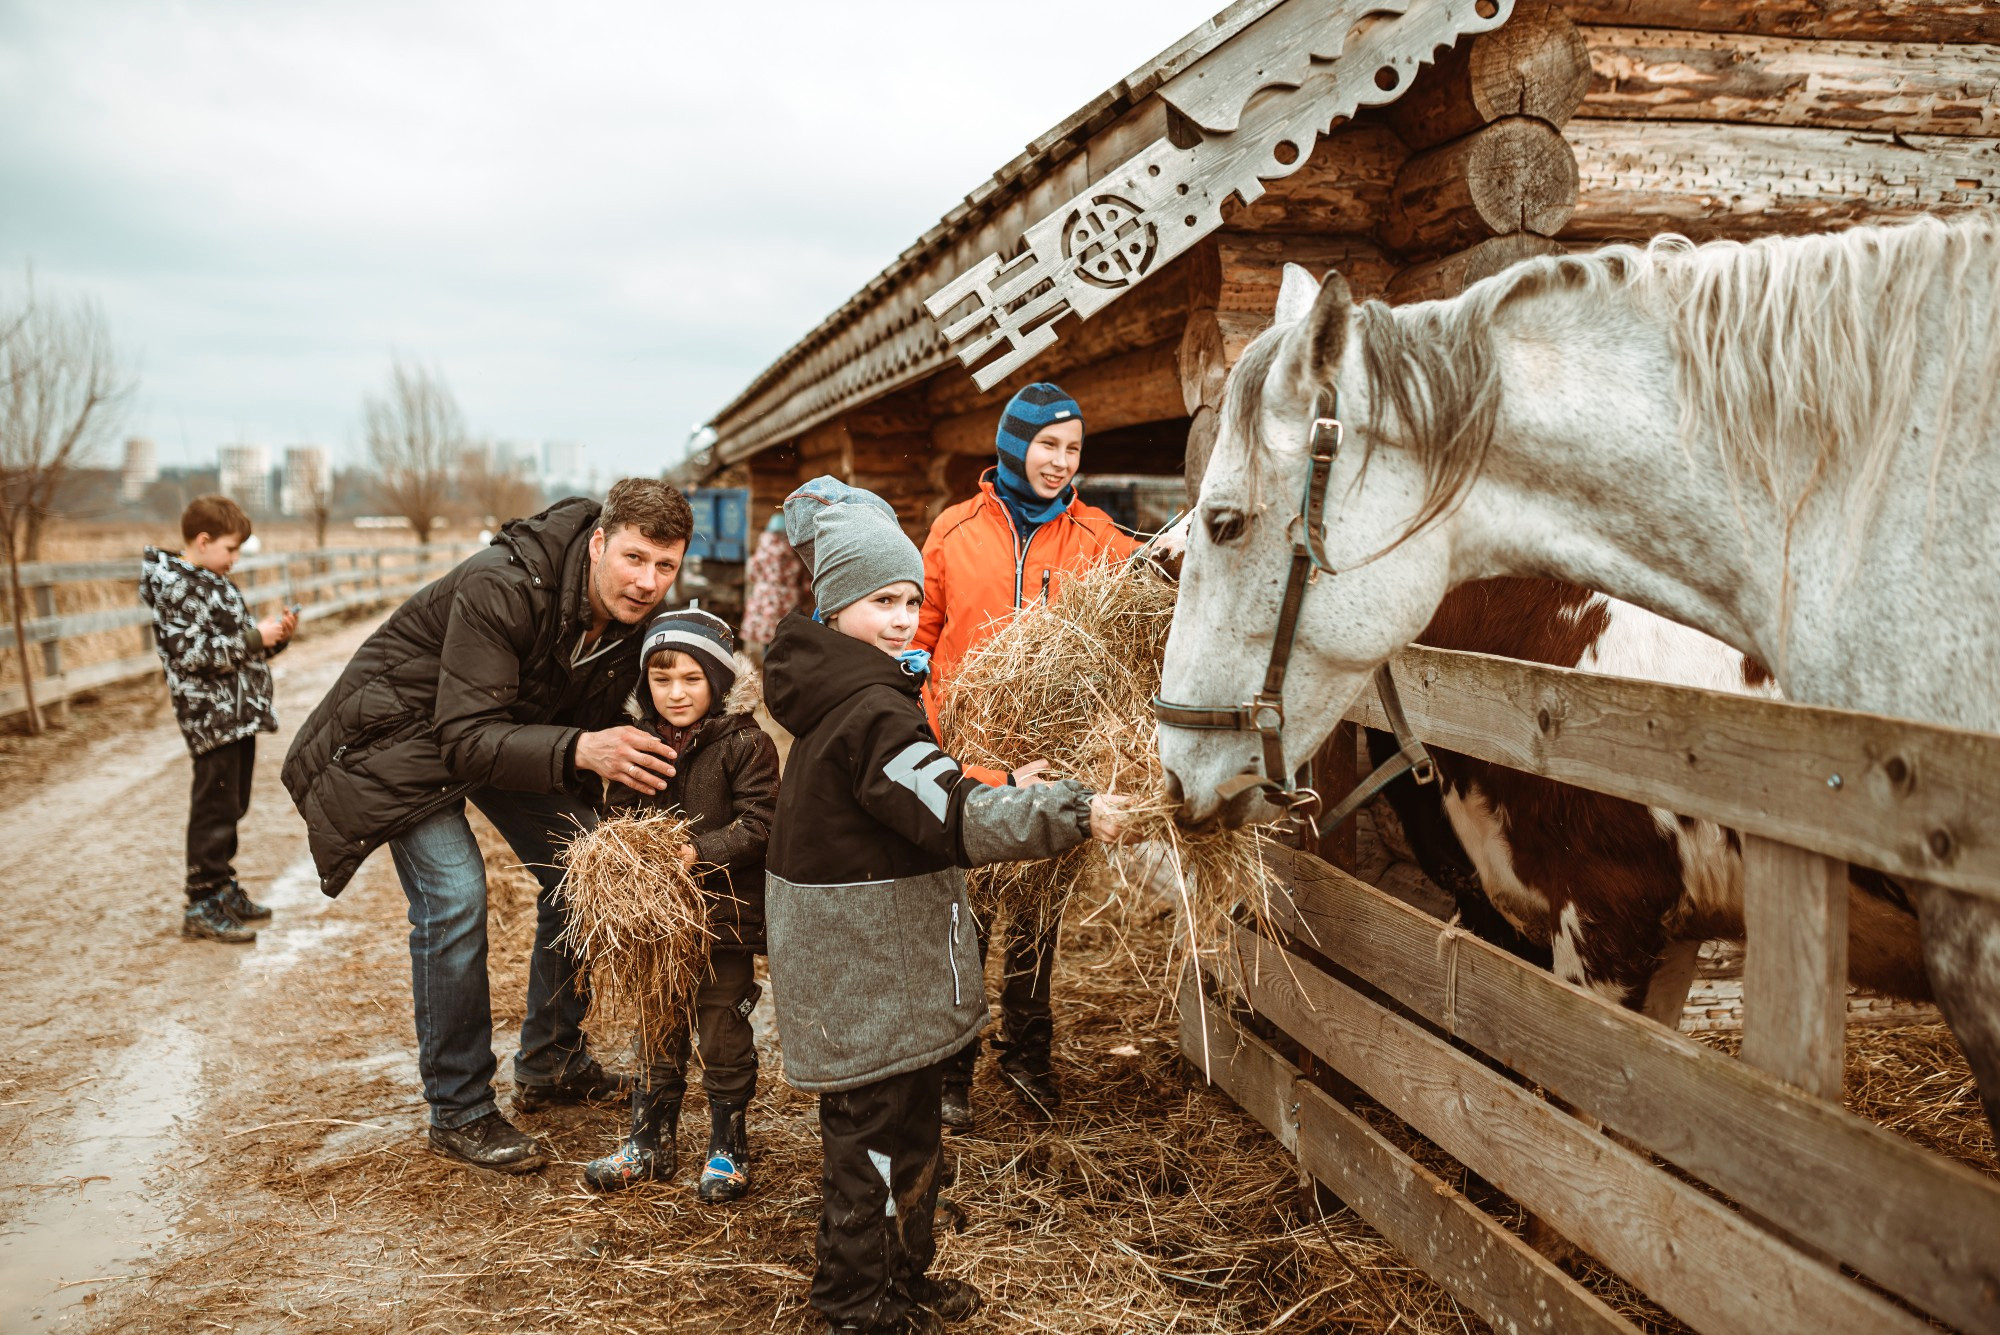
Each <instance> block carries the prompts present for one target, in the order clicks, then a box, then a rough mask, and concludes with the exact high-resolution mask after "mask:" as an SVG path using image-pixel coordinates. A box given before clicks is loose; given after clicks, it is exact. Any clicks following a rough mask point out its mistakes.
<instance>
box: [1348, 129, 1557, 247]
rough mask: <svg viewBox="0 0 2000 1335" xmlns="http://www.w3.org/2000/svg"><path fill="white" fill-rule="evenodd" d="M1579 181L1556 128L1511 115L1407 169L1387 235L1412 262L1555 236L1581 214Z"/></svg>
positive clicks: (1406, 165) (1399, 184)
mask: <svg viewBox="0 0 2000 1335" xmlns="http://www.w3.org/2000/svg"><path fill="white" fill-rule="evenodd" d="M1577 180H1578V177H1577V165H1576V154H1575V153H1574V152H1573V151H1571V149H1570V146H1569V145H1568V143H1566V142H1565V141H1564V140H1563V137H1562V133H1561V132H1560V131H1558V130H1557V129H1556V127H1555V126H1553V125H1551V124H1549V123H1548V122H1547V121H1544V120H1538V119H1536V118H1535V117H1532V116H1509V117H1507V118H1506V119H1505V120H1500V121H1495V122H1494V123H1493V124H1491V125H1488V126H1486V127H1484V128H1483V129H1479V130H1475V131H1473V132H1472V133H1471V134H1469V135H1467V136H1465V137H1464V138H1463V139H1454V140H1452V141H1451V142H1450V143H1448V144H1445V145H1443V146H1442V147H1440V148H1434V149H1432V150H1430V151H1429V152H1427V153H1419V154H1418V155H1417V156H1415V157H1413V158H1411V159H1410V160H1409V161H1408V162H1406V163H1404V164H1403V169H1402V171H1401V172H1399V173H1398V174H1397V176H1396V187H1395V191H1394V194H1395V204H1394V207H1393V208H1392V209H1391V210H1390V213H1389V216H1388V218H1387V219H1386V220H1385V221H1384V223H1383V226H1382V236H1383V239H1384V240H1386V241H1387V242H1388V243H1389V244H1390V245H1391V246H1393V247H1395V248H1396V249H1397V250H1399V251H1402V252H1403V253H1404V254H1405V255H1409V256H1417V255H1444V254H1449V253H1450V252H1452V251H1454V250H1462V249H1464V248H1465V247H1466V246H1469V245H1473V244H1475V243H1476V242H1480V241H1484V240H1485V239H1486V238H1487V237H1489V236H1502V235H1505V234H1506V233H1508V232H1534V233H1537V234H1539V235H1541V236H1554V235H1555V234H1556V233H1557V232H1558V231H1560V230H1561V229H1562V225H1563V224H1564V223H1566V222H1568V221H1569V216H1570V214H1571V213H1572V212H1573V211H1574V210H1575V209H1576V197H1577Z"/></svg>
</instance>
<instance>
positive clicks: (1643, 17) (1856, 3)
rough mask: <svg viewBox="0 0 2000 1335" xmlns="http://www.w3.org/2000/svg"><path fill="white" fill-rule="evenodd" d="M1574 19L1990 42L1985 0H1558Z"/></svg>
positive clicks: (1867, 37) (1724, 29)
mask: <svg viewBox="0 0 2000 1335" xmlns="http://www.w3.org/2000/svg"><path fill="white" fill-rule="evenodd" d="M1563 9H1564V10H1565V11H1566V12H1567V13H1568V14H1569V16H1570V17H1571V18H1572V19H1574V20H1576V21H1577V22H1578V23H1605V24H1619V25H1622V26H1625V27H1632V28H1692V29H1695V30H1697V31H1701V32H1736V33H1761V34H1764V35H1766V36H1771V37H1821V38H1842V39H1847V40H1851V41H1866V42H1990V41H1992V40H1993V27H1994V24H1993V4H1992V0H1757V3H1755V4H1745V3H1743V0H1563Z"/></svg>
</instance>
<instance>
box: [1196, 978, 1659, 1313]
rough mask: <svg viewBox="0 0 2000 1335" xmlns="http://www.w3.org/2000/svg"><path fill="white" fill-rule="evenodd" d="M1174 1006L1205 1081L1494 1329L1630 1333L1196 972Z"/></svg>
mask: <svg viewBox="0 0 2000 1335" xmlns="http://www.w3.org/2000/svg"><path fill="white" fill-rule="evenodd" d="M1180 1008H1181V1055H1182V1056H1183V1057H1185V1058H1186V1059H1187V1060H1188V1061H1189V1062H1190V1063H1192V1064H1193V1065H1195V1066H1196V1067H1203V1064H1204V1060H1206V1067H1205V1069H1206V1070H1207V1072H1208V1075H1209V1078H1210V1080H1212V1081H1213V1082H1214V1083H1215V1084H1216V1085H1217V1086H1218V1087H1220V1088H1221V1089H1222V1090H1224V1091H1225V1092H1226V1093H1228V1094H1229V1096H1230V1097H1231V1098H1233V1099H1235V1100H1236V1102H1237V1103H1239V1104H1240V1105H1242V1107H1243V1109H1244V1111H1245V1112H1248V1113H1249V1114H1250V1115H1251V1116H1252V1117H1255V1118H1256V1119H1257V1120H1258V1121H1259V1122H1261V1123H1262V1124H1263V1125H1264V1127H1265V1129H1266V1130H1268V1131H1270V1133H1271V1134H1272V1135H1273V1136H1275V1137H1276V1138H1277V1139H1278V1140H1279V1142H1280V1143H1282V1144H1283V1145H1284V1146H1285V1148H1286V1149H1288V1150H1291V1151H1292V1153H1293V1154H1294V1155H1296V1156H1297V1157H1298V1159H1299V1162H1300V1165H1301V1166H1302V1167H1304V1168H1305V1170H1306V1171H1307V1172H1309V1173H1311V1174H1312V1175H1313V1177H1315V1178H1316V1179H1318V1180H1319V1181H1320V1182H1322V1183H1324V1184H1325V1185H1326V1187H1327V1189H1328V1190H1330V1191H1332V1192H1333V1193H1334V1194H1335V1195H1337V1196H1339V1197H1340V1199H1341V1200H1342V1201H1344V1202H1345V1203H1346V1204H1347V1205H1349V1206H1350V1207H1352V1208H1353V1210H1354V1212H1355V1213H1356V1214H1358V1215H1360V1216H1361V1217H1362V1218H1363V1219H1365V1220H1367V1221H1368V1223H1369V1224H1370V1225H1371V1226H1373V1227H1374V1229H1375V1230H1376V1231H1377V1232H1378V1233H1380V1234H1381V1235H1382V1236H1383V1237H1384V1238H1386V1239H1388V1241H1389V1243H1390V1245H1391V1246H1393V1247H1395V1248H1396V1249H1397V1250H1399V1251H1401V1252H1402V1253H1403V1254H1404V1255H1405V1256H1407V1257H1409V1258H1410V1259H1411V1260H1412V1261H1414V1262H1415V1263H1416V1264H1417V1265H1419V1266H1420V1267H1422V1268H1423V1270H1424V1271H1425V1272H1426V1273H1428V1274H1429V1275H1430V1276H1431V1278H1432V1279H1434V1280H1436V1281H1437V1282H1438V1283H1439V1284H1440V1285H1442V1286H1443V1287H1444V1288H1445V1289H1446V1290H1447V1291H1448V1292H1449V1293H1451V1294H1452V1295H1453V1296H1454V1297H1456V1298H1457V1299H1458V1300H1459V1301H1460V1302H1462V1303H1464V1304H1465V1305H1466V1306H1467V1307H1468V1308H1470V1309H1472V1310H1473V1311H1474V1312H1477V1313H1478V1314H1479V1315H1480V1316H1482V1317H1484V1318H1485V1319H1486V1320H1487V1322H1488V1323H1489V1324H1491V1325H1492V1327H1493V1328H1494V1330H1495V1331H1497V1332H1499V1333H1500V1335H1520V1333H1523V1332H1529V1331H1545V1332H1548V1333H1549V1335H1571V1333H1572V1332H1592V1331H1595V1332H1600V1333H1601V1335H1632V1332H1633V1331H1634V1327H1633V1326H1631V1325H1630V1324H1628V1323H1627V1322H1625V1321H1624V1320H1623V1319H1622V1318H1620V1317H1619V1316H1618V1315H1617V1314H1616V1313H1614V1312H1612V1311H1611V1310H1610V1309H1609V1308H1608V1307H1606V1306H1605V1305H1604V1304H1603V1303H1602V1302H1601V1301H1600V1300H1598V1299H1597V1298H1596V1297H1595V1296H1593V1295H1592V1294H1590V1293H1588V1292H1587V1291H1585V1290H1584V1288H1583V1287H1582V1286H1581V1285H1579V1284H1578V1283H1577V1282H1576V1281H1575V1280H1573V1279H1571V1278H1570V1277H1569V1276H1568V1275H1566V1274H1564V1273H1563V1272H1562V1271H1561V1270H1560V1269H1558V1268H1557V1267H1556V1266H1555V1265H1553V1264H1552V1263H1551V1262H1550V1261H1549V1260H1548V1259H1547V1258H1546V1257H1544V1256H1542V1255H1541V1254H1539V1253H1538V1252H1536V1251H1535V1250H1534V1249H1533V1248H1531V1247H1529V1246H1528V1245H1527V1244H1526V1243H1524V1242H1522V1241H1521V1239H1519V1238H1517V1237H1515V1236H1514V1235H1513V1234H1512V1233H1510V1232H1508V1231H1507V1230H1506V1229H1505V1228H1503V1227H1501V1225H1500V1224H1498V1223H1497V1222H1495V1221H1494V1220H1493V1218H1492V1217H1491V1216H1489V1215H1488V1214H1486V1212H1485V1211H1483V1210H1481V1209H1480V1208H1479V1207H1478V1206H1476V1205H1474V1204H1473V1203H1472V1202H1471V1201H1469V1200H1467V1199H1466V1198H1465V1197H1464V1195H1462V1194H1461V1193H1460V1192H1458V1191H1457V1190H1456V1189H1454V1188H1453V1187H1452V1186H1451V1185H1450V1184H1449V1183H1447V1182H1445V1181H1444V1180H1443V1179H1442V1178H1440V1177H1438V1176H1437V1175H1436V1174H1435V1173H1432V1172H1431V1171H1430V1170H1429V1169H1427V1168H1425V1167H1424V1166H1423V1165H1422V1164H1420V1163H1418V1162H1417V1161H1416V1160H1415V1159H1412V1158H1411V1157H1410V1156H1409V1155H1407V1154H1405V1153H1404V1152H1403V1151H1402V1150H1400V1149H1398V1148H1397V1147H1396V1146H1395V1145H1394V1144H1393V1143H1391V1142H1390V1141H1389V1140H1387V1139H1386V1138H1384V1137H1383V1136H1382V1135H1381V1134H1380V1133H1378V1132H1377V1131H1376V1130H1375V1129H1374V1128H1373V1127H1371V1126H1369V1125H1368V1124H1367V1123H1366V1122H1364V1121H1362V1120H1361V1119H1360V1118H1359V1117H1356V1116H1355V1115H1354V1114H1353V1113H1351V1112H1349V1111H1348V1110H1347V1109H1346V1108H1343V1107H1341V1106H1340V1104H1339V1103H1337V1102H1335V1101H1334V1100H1333V1099H1332V1098H1330V1097H1329V1096H1328V1095H1327V1094H1326V1092H1325V1091H1323V1090H1320V1089H1316V1088H1314V1087H1313V1086H1312V1084H1311V1083H1309V1082H1308V1081H1307V1080H1306V1079H1305V1078H1304V1076H1303V1075H1302V1073H1301V1072H1300V1071H1299V1068H1298V1067H1296V1066H1293V1065H1292V1064H1291V1063H1290V1062H1288V1061H1286V1060H1285V1059H1284V1058H1283V1057H1281V1056H1279V1055H1278V1053H1277V1052H1276V1051H1275V1050H1274V1049H1272V1048H1271V1047H1270V1046H1269V1045H1268V1044H1266V1043H1263V1042H1260V1041H1259V1040H1258V1039H1257V1038H1256V1037H1255V1036H1253V1035H1251V1034H1247V1033H1245V1032H1244V1031H1243V1030H1242V1029H1240V1028H1238V1027H1237V1026H1236V1025H1234V1024H1232V1023H1230V1021H1229V1019H1228V1018H1227V1017H1226V1016H1224V1015H1223V1014H1222V1013H1221V1012H1220V1011H1219V1010H1217V1009H1216V1008H1215V1007H1214V1006H1213V1005H1211V1004H1209V1003H1207V1002H1206V1001H1205V1000H1204V999H1203V998H1202V996H1201V992H1200V988H1199V985H1198V984H1197V983H1196V981H1195V979H1194V976H1193V974H1192V972H1190V974H1189V975H1188V977H1187V979H1186V981H1185V983H1184V985H1183V987H1182V989H1181V998H1180Z"/></svg>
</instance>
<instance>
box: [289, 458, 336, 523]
mask: <svg viewBox="0 0 2000 1335" xmlns="http://www.w3.org/2000/svg"><path fill="white" fill-rule="evenodd" d="M332 499H333V461H332V460H331V459H328V458H327V457H326V451H325V450H323V449H321V448H320V447H319V446H317V445H287V446H286V447H285V473H284V478H283V480H282V481H281V482H280V483H279V485H278V509H279V510H280V511H281V512H282V513H284V514H287V515H310V514H311V513H312V512H313V511H314V510H315V509H317V508H318V507H319V505H323V504H326V503H327V502H330V501H331V500H332Z"/></svg>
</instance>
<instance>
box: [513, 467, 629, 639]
mask: <svg viewBox="0 0 2000 1335" xmlns="http://www.w3.org/2000/svg"><path fill="white" fill-rule="evenodd" d="M602 512H603V507H602V506H600V505H599V504H598V503H597V502H596V501H593V500H590V499H589V498H587V497H583V496H571V497H568V498H566V499H564V500H560V501H557V502H556V503H555V504H554V505H551V506H550V507H549V508H548V509H546V510H544V511H542V512H541V513H540V514H538V515H531V516H530V517H528V518H526V519H510V520H508V521H507V522H506V523H504V524H502V525H501V526H500V531H499V532H498V533H496V534H494V535H493V545H494V546H495V547H505V548H506V549H507V550H508V552H510V553H511V554H512V556H513V558H514V560H515V561H516V562H518V563H519V565H520V566H521V568H522V569H523V570H526V571H527V572H528V578H530V579H531V580H533V581H534V582H535V584H536V586H537V587H544V586H554V587H555V588H557V589H564V590H567V589H574V590H576V591H577V592H578V593H579V594H581V593H582V589H583V580H584V575H583V568H584V567H585V566H586V565H587V564H589V542H590V534H591V532H592V530H594V529H595V528H596V527H597V516H598V515H599V514H600V513H602ZM562 613H563V620H564V621H565V623H567V622H570V621H573V620H575V619H576V617H578V616H579V615H580V614H581V613H580V609H578V608H575V607H572V606H570V605H569V600H568V599H567V598H565V601H564V604H563V609H562Z"/></svg>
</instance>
